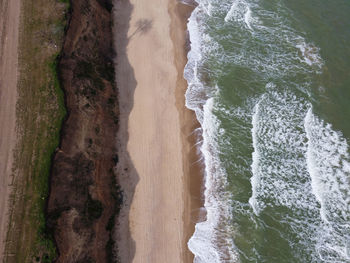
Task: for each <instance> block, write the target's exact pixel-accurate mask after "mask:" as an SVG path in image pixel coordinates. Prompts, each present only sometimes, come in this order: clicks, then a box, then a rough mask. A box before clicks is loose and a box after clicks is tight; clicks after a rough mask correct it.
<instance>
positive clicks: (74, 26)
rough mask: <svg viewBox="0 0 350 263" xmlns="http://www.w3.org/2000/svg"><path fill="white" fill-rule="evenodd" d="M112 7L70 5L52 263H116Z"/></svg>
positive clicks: (103, 1)
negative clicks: (65, 109)
mask: <svg viewBox="0 0 350 263" xmlns="http://www.w3.org/2000/svg"><path fill="white" fill-rule="evenodd" d="M111 12H112V3H111V1H110V0H75V1H71V12H70V14H69V23H68V27H67V29H66V36H65V42H64V46H63V50H62V52H61V55H60V58H59V61H58V73H59V79H60V82H61V86H62V88H63V90H64V93H65V104H66V108H67V116H66V119H65V121H64V123H63V127H62V130H61V140H60V146H59V148H58V149H57V150H56V153H55V155H54V157H53V165H52V172H51V178H50V196H49V200H48V203H47V227H48V231H49V232H50V233H52V234H53V236H54V240H55V243H56V248H57V252H58V257H57V259H56V261H55V262H114V258H115V253H114V241H113V239H112V234H111V233H112V232H113V229H114V222H115V218H116V215H117V213H118V210H119V204H120V203H121V201H122V200H121V193H120V191H119V188H118V185H117V182H116V179H115V178H116V177H115V174H114V167H115V166H116V164H117V162H118V156H117V155H116V152H117V150H116V144H115V137H116V133H117V129H118V115H119V112H118V98H117V88H116V84H115V70H114V62H113V59H114V57H115V52H114V49H113V37H112V14H111Z"/></svg>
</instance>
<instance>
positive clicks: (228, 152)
mask: <svg viewBox="0 0 350 263" xmlns="http://www.w3.org/2000/svg"><path fill="white" fill-rule="evenodd" d="M198 4H199V5H198V7H197V8H196V9H195V11H194V12H193V14H192V16H191V18H190V20H189V24H188V28H189V33H190V40H191V51H190V52H189V55H188V64H187V66H186V69H185V78H186V79H187V81H188V85H189V86H188V90H187V93H186V101H187V107H189V108H190V109H193V110H194V111H195V112H196V114H197V118H198V120H199V121H200V123H201V127H202V128H201V130H200V131H199V132H200V133H201V135H202V138H203V141H202V142H201V148H200V149H201V152H202V155H203V164H204V165H205V193H204V194H205V208H206V210H207V220H206V221H204V222H201V223H198V224H197V225H196V231H195V234H194V235H193V237H192V238H191V239H190V241H189V243H188V245H189V248H190V249H191V250H192V252H193V253H194V254H195V262H259V263H260V262H269V263H275V262H276V263H277V262H278V263H281V262H300V263H306V262H330V263H336V262H350V151H349V143H350V1H344V0H334V1H326V0H318V1H316V0H293V1H287V0H280V1H278V0H200V1H198Z"/></svg>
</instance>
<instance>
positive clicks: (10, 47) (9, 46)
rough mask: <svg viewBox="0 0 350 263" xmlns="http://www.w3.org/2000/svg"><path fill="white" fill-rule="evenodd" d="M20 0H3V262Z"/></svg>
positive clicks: (0, 126)
mask: <svg viewBox="0 0 350 263" xmlns="http://www.w3.org/2000/svg"><path fill="white" fill-rule="evenodd" d="M19 15H20V0H0V262H2V256H3V252H4V245H5V239H6V233H7V229H6V227H7V216H8V213H7V206H8V197H9V188H10V187H9V184H10V181H11V180H10V176H11V170H12V162H13V150H14V147H15V145H16V133H15V126H16V101H17V75H18V74H17V68H18V67H17V66H18V65H17V64H18V52H17V48H18V27H19Z"/></svg>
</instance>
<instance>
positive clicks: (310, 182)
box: [249, 90, 350, 263]
mask: <svg viewBox="0 0 350 263" xmlns="http://www.w3.org/2000/svg"><path fill="white" fill-rule="evenodd" d="M252 126H253V128H252V138H253V147H254V153H253V162H252V177H251V184H252V196H251V198H250V200H249V203H250V205H251V206H252V209H253V211H254V213H255V214H256V215H258V216H259V214H260V213H261V212H262V211H264V210H265V209H266V208H269V207H280V206H283V207H286V208H289V209H291V211H293V214H296V215H298V218H296V217H291V216H289V215H288V214H285V215H283V218H284V219H283V221H285V222H287V223H288V225H289V226H290V227H291V228H292V229H294V232H295V233H296V234H297V235H298V236H299V239H300V242H299V244H302V246H303V247H304V248H303V249H304V250H305V249H306V250H309V253H310V258H311V262H329V263H331V262H348V261H349V260H350V257H349V253H348V242H349V240H350V239H349V238H350V232H349V231H350V155H349V147H348V144H347V142H346V140H345V139H344V138H343V137H342V134H341V133H339V132H336V131H334V130H332V126H331V125H329V124H325V123H324V122H323V121H321V120H320V119H319V118H317V117H316V116H315V115H314V114H313V113H312V109H311V106H310V105H309V103H306V102H303V100H301V99H298V98H297V97H296V96H294V95H292V94H288V93H287V94H286V93H278V92H274V91H273V90H270V91H269V92H268V93H266V94H265V95H264V96H262V98H261V100H260V101H259V102H258V103H257V104H256V106H255V109H254V114H253V117H252ZM281 235H282V233H281ZM293 246H294V247H295V246H296V244H293Z"/></svg>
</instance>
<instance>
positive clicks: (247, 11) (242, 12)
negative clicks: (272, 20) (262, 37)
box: [224, 0, 254, 30]
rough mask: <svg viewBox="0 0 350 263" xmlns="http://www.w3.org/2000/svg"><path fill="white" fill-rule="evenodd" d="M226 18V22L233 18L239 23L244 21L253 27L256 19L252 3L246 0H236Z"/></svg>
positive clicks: (248, 26) (246, 24)
mask: <svg viewBox="0 0 350 263" xmlns="http://www.w3.org/2000/svg"><path fill="white" fill-rule="evenodd" d="M224 20H225V22H229V21H231V20H233V21H235V22H238V23H244V24H245V26H246V27H247V28H249V29H250V30H252V29H253V28H252V25H251V24H252V23H253V21H254V18H253V16H252V10H251V8H250V5H249V4H248V3H247V2H246V1H244V0H234V1H233V3H232V5H231V8H230V10H229V11H228V12H227V14H226V16H225V18H224Z"/></svg>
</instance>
